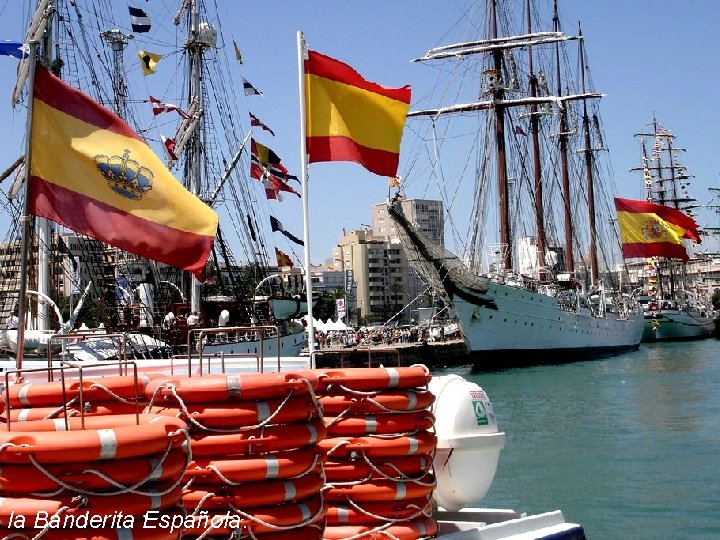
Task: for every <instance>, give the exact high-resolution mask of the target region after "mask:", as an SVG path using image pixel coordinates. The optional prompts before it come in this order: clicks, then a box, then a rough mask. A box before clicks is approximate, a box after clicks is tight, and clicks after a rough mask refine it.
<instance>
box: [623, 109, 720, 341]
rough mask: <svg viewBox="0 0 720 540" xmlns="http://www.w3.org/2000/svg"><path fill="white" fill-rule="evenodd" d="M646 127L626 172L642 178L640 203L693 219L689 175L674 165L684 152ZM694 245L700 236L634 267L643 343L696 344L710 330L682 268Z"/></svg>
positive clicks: (708, 315)
mask: <svg viewBox="0 0 720 540" xmlns="http://www.w3.org/2000/svg"><path fill="white" fill-rule="evenodd" d="M649 126H650V129H649V130H647V131H644V132H642V133H637V134H636V135H635V136H636V137H637V138H638V140H639V142H640V147H641V152H642V155H641V160H642V164H641V166H640V167H637V168H634V169H631V170H632V171H636V172H641V173H642V175H643V181H644V187H643V190H644V194H645V201H646V202H648V203H651V204H655V205H659V206H661V207H664V208H668V209H670V210H675V211H677V212H680V213H682V214H683V215H685V216H687V217H688V218H690V219H692V218H693V217H694V211H695V210H696V209H697V208H698V205H697V204H696V203H697V199H694V198H692V197H691V196H690V195H689V192H688V189H689V186H690V181H691V179H692V175H691V174H689V173H688V170H687V167H686V166H685V165H683V164H682V162H681V161H680V160H679V155H680V154H681V153H683V152H684V151H685V149H684V148H681V147H679V146H677V145H676V144H675V138H676V136H675V135H674V134H673V133H672V132H671V131H670V130H668V129H666V128H664V127H663V126H662V125H661V124H660V123H659V122H658V121H657V120H656V119H654V118H653V120H652V122H651V123H650V125H649ZM646 228H647V227H646ZM691 236H692V235H691ZM693 240H695V241H697V242H699V240H700V237H699V235H697V236H695V237H694V238H687V239H682V240H681V243H679V244H676V248H675V249H676V251H675V252H669V251H663V252H660V253H659V254H658V255H657V256H654V257H647V258H645V259H644V260H643V261H642V262H641V263H640V265H639V266H640V268H641V273H642V274H643V278H644V281H645V283H643V286H642V288H641V292H642V294H640V295H639V296H638V300H639V301H640V303H641V304H642V306H643V310H644V314H645V330H644V332H643V341H681V340H688V339H701V338H706V337H709V336H711V335H712V333H713V331H714V328H715V321H714V319H715V316H716V314H715V312H714V311H713V306H712V302H711V299H710V298H708V297H707V291H706V287H704V286H703V284H702V277H701V276H700V275H699V274H697V273H692V272H690V267H689V266H688V264H687V263H688V261H689V260H690V258H691V255H690V254H691V253H692V241H693Z"/></svg>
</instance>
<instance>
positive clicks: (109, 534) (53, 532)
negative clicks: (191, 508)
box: [0, 514, 185, 540]
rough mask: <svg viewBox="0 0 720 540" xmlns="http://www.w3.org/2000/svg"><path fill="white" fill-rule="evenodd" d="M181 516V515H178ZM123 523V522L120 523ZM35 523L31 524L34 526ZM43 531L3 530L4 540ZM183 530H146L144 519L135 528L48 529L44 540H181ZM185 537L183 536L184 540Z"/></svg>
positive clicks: (0, 534)
mask: <svg viewBox="0 0 720 540" xmlns="http://www.w3.org/2000/svg"><path fill="white" fill-rule="evenodd" d="M178 515H179V514H178ZM120 522H121V523H122V521H120ZM32 523H33V521H31V522H30V524H32ZM40 530H41V529H15V528H11V529H2V528H0V539H2V540H26V539H28V538H34V537H35V536H37V534H38V533H39V532H40ZM181 534H182V531H181V530H175V531H172V532H171V531H170V530H164V529H162V528H161V527H157V528H145V527H143V520H142V518H135V519H134V527H133V528H125V527H118V528H116V529H92V528H89V527H88V528H75V529H71V528H67V529H65V528H63V529H48V530H47V531H46V532H45V533H43V535H42V540H179V539H180V535H181ZM184 539H185V537H184V536H183V540H184Z"/></svg>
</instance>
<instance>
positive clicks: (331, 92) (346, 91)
mask: <svg viewBox="0 0 720 540" xmlns="http://www.w3.org/2000/svg"><path fill="white" fill-rule="evenodd" d="M304 64H305V65H304V70H305V107H306V120H307V122H306V133H305V136H306V144H307V154H308V159H309V162H310V163H317V162H322V161H354V162H355V163H359V164H360V165H362V166H363V167H365V168H366V169H367V170H368V171H370V172H372V173H375V174H378V175H381V176H396V175H397V170H398V164H399V160H400V141H401V139H402V134H403V129H404V128H405V118H406V116H407V112H408V109H409V108H410V86H403V87H401V88H389V87H386V86H381V85H379V84H377V83H374V82H370V81H367V80H365V79H364V78H363V77H362V75H360V74H359V73H358V72H357V71H355V69H353V68H352V67H350V66H349V65H347V64H345V63H343V62H341V61H339V60H335V59H334V58H330V57H329V56H326V55H324V54H321V53H319V52H316V51H308V56H307V59H306V60H305V63H304Z"/></svg>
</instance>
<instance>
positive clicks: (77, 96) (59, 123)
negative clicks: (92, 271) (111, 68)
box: [29, 66, 218, 277]
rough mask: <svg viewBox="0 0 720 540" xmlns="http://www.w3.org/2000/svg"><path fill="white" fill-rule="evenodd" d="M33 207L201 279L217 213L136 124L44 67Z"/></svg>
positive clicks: (35, 115) (35, 126)
mask: <svg viewBox="0 0 720 540" xmlns="http://www.w3.org/2000/svg"><path fill="white" fill-rule="evenodd" d="M33 92H34V99H33V112H32V138H31V144H32V163H31V165H30V182H29V189H30V191H29V205H30V208H29V209H30V212H31V213H32V214H35V215H36V216H41V217H44V218H47V219H50V220H52V221H55V222H57V223H60V224H62V225H64V226H66V227H68V228H69V229H72V230H74V231H76V232H78V233H80V234H85V235H88V236H91V237H93V238H96V239H97V240H100V241H102V242H105V243H107V244H110V245H112V246H115V247H117V248H120V249H122V250H125V251H128V252H130V253H134V254H136V255H139V256H141V257H146V258H148V259H152V260H155V261H159V262H163V263H166V264H169V265H171V266H174V267H177V268H182V269H185V270H188V271H190V272H192V273H193V274H195V275H196V276H198V277H200V276H201V275H202V271H203V268H204V266H205V263H206V261H207V259H208V256H209V255H210V249H211V248H212V244H213V240H214V238H215V233H216V232H217V225H218V216H217V214H216V213H215V212H214V211H213V210H212V209H211V208H210V207H208V206H207V205H206V204H205V203H203V202H202V201H201V200H200V199H198V198H197V197H195V196H194V195H192V194H191V193H190V192H189V191H187V190H186V189H185V188H184V187H183V186H182V185H181V184H180V183H179V182H178V181H177V180H176V179H175V178H174V177H173V176H172V174H171V173H170V171H168V170H167V168H166V167H165V165H163V163H162V161H161V160H160V158H158V157H157V156H156V155H155V153H153V151H152V150H151V149H150V148H149V147H148V146H147V145H146V144H145V143H144V142H143V141H142V139H140V137H139V136H138V135H137V133H135V132H134V131H133V130H132V128H130V126H128V125H127V124H126V123H125V122H123V121H122V120H121V119H120V118H119V117H118V116H116V115H115V114H114V113H113V112H112V111H110V110H108V109H106V108H104V107H102V106H101V105H100V104H98V103H96V102H95V101H93V100H92V99H91V98H90V97H88V96H86V95H85V94H83V93H82V92H80V91H79V90H77V89H76V88H73V87H72V86H70V85H68V84H66V83H65V82H63V81H62V80H60V79H58V78H57V77H55V76H54V75H52V74H51V73H50V72H48V70H47V69H45V68H44V67H42V66H38V68H37V71H36V75H35V86H34V89H33Z"/></svg>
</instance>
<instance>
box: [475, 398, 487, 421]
mask: <svg viewBox="0 0 720 540" xmlns="http://www.w3.org/2000/svg"><path fill="white" fill-rule="evenodd" d="M473 409H474V411H475V420H476V421H477V425H478V426H487V425H488V416H487V411H486V410H485V405H484V404H483V402H482V401H479V400H473Z"/></svg>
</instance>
